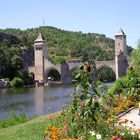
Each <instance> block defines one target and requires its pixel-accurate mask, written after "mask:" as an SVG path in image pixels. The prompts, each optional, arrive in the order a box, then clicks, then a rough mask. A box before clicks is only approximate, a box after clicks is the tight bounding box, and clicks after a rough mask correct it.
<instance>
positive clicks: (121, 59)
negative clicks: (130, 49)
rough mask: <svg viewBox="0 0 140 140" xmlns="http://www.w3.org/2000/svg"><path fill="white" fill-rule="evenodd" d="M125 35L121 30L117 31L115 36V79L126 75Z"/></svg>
mask: <svg viewBox="0 0 140 140" xmlns="http://www.w3.org/2000/svg"><path fill="white" fill-rule="evenodd" d="M126 45H127V44H126V35H125V33H124V32H123V30H122V29H119V30H118V32H117V33H116V34H115V65H116V79H117V78H118V77H122V76H125V75H126V70H127V67H128V62H127V59H126V55H127V50H126Z"/></svg>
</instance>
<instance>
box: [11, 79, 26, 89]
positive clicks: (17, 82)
mask: <svg viewBox="0 0 140 140" xmlns="http://www.w3.org/2000/svg"><path fill="white" fill-rule="evenodd" d="M11 85H12V87H22V86H24V81H23V80H22V79H21V78H17V77H15V78H14V79H13V80H12V82H11Z"/></svg>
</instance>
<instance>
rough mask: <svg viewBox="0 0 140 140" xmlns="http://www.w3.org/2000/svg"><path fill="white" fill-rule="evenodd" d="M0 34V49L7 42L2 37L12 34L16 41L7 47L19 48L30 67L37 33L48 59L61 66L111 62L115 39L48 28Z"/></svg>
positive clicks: (9, 30) (14, 30) (7, 30)
mask: <svg viewBox="0 0 140 140" xmlns="http://www.w3.org/2000/svg"><path fill="white" fill-rule="evenodd" d="M0 32H2V33H3V34H4V37H3V38H2V37H0V38H2V39H3V40H2V39H1V40H0V46H2V45H1V44H2V43H3V41H5V40H7V41H8V42H10V39H9V38H8V37H7V36H6V35H5V34H8V35H9V34H10V35H13V36H14V37H15V38H14V40H12V43H8V46H13V47H15V46H18V47H19V48H20V50H22V54H23V57H24V58H26V61H28V62H29V65H32V64H33V58H34V54H33V52H34V49H33V43H34V40H35V39H36V38H37V36H38V33H39V32H41V33H42V35H43V36H44V37H45V39H46V40H47V46H48V53H49V59H50V60H51V61H52V62H53V63H61V61H62V60H64V59H66V60H69V59H80V60H81V61H87V60H89V59H90V60H112V59H114V40H113V39H111V38H107V37H106V36H105V35H103V34H95V33H87V34H86V33H82V32H72V31H65V30H61V29H57V28H54V27H48V26H46V27H39V28H32V29H27V30H20V29H5V30H0ZM14 41H15V42H14ZM15 44H16V45H15ZM130 51H131V49H130Z"/></svg>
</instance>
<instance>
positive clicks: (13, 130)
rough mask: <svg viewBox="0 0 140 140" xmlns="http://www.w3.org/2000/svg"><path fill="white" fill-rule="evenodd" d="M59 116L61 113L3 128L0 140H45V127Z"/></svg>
mask: <svg viewBox="0 0 140 140" xmlns="http://www.w3.org/2000/svg"><path fill="white" fill-rule="evenodd" d="M59 114H60V112H57V113H54V114H50V115H45V116H40V117H37V118H35V119H32V120H30V121H28V122H25V123H22V124H19V125H15V126H11V127H7V128H2V129H0V140H43V139H44V132H45V127H46V126H48V125H51V123H52V122H51V118H52V117H56V118H57V116H59ZM59 119H61V118H59ZM54 121H55V120H54Z"/></svg>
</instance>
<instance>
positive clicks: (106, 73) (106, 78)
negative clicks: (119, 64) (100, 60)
mask: <svg viewBox="0 0 140 140" xmlns="http://www.w3.org/2000/svg"><path fill="white" fill-rule="evenodd" d="M97 74H98V80H100V81H101V82H113V81H115V80H116V73H115V71H114V70H113V69H112V68H111V67H109V66H108V65H102V66H100V67H98V68H97Z"/></svg>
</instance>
